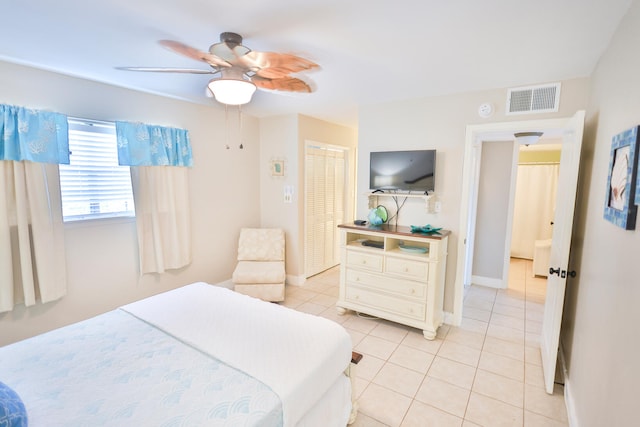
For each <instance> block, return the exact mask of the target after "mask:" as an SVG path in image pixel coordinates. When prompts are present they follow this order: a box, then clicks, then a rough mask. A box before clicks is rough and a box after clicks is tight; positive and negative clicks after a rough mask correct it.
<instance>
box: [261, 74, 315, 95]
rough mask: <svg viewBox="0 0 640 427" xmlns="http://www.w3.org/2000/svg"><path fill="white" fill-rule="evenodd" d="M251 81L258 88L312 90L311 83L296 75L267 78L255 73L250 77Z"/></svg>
mask: <svg viewBox="0 0 640 427" xmlns="http://www.w3.org/2000/svg"><path fill="white" fill-rule="evenodd" d="M251 81H252V82H253V84H255V85H256V86H257V87H259V88H260V89H268V90H280V91H285V92H307V93H310V92H313V88H312V87H311V85H309V84H308V83H307V82H305V81H304V80H300V79H298V78H296V77H290V76H285V77H280V78H277V79H267V78H264V77H260V76H258V75H255V76H253V77H252V78H251Z"/></svg>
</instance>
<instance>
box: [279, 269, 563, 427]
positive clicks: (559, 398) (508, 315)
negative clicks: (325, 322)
mask: <svg viewBox="0 0 640 427" xmlns="http://www.w3.org/2000/svg"><path fill="white" fill-rule="evenodd" d="M338 284H339V270H338V268H333V269H331V270H328V271H326V272H324V273H321V274H319V275H317V276H315V277H312V278H310V279H309V280H308V281H307V282H306V283H305V285H304V286H303V287H296V286H291V287H287V290H286V292H287V294H286V295H287V296H286V300H285V301H284V303H283V304H284V305H286V306H288V307H291V308H294V309H296V310H299V311H303V312H306V313H311V314H315V315H319V316H323V317H327V318H329V319H332V320H334V321H336V322H338V323H341V324H342V325H343V326H344V327H345V328H346V329H347V331H348V332H349V333H350V334H351V338H352V340H353V346H354V349H355V350H356V351H358V352H359V353H362V354H363V355H364V357H363V359H362V361H361V362H360V364H359V365H358V367H357V371H356V379H355V387H356V394H357V397H358V402H359V405H360V411H359V414H358V418H357V419H356V422H355V423H354V424H353V426H354V427H364V426H366V427H377V426H391V427H395V426H402V427H405V426H407V427H408V426H419V427H424V426H436V427H440V426H445V427H446V426H464V427H473V426H486V427H495V426H526V427H533V426H566V425H568V424H567V413H566V408H565V403H564V395H563V392H564V391H563V388H562V386H556V390H555V393H554V394H553V395H548V394H546V393H545V391H544V386H543V377H542V367H541V360H540V353H539V350H538V342H539V334H540V331H541V325H542V324H541V321H542V313H543V305H544V295H545V288H546V280H545V279H544V278H534V277H532V275H531V262H530V261H525V260H517V259H513V260H512V263H511V269H510V273H509V289H505V290H496V289H491V288H485V287H481V286H475V285H474V286H471V287H470V288H469V289H468V291H467V292H466V295H465V299H464V318H463V322H462V325H461V326H460V327H450V326H447V325H443V326H442V327H441V328H440V329H439V331H438V336H437V338H436V339H435V340H433V341H428V340H426V339H424V337H423V336H422V331H420V330H418V329H414V328H409V327H405V326H403V325H399V324H396V323H392V322H388V321H385V320H379V319H372V318H370V317H369V316H365V315H360V316H358V315H357V314H355V313H353V312H348V313H347V314H346V315H344V316H340V315H338V314H337V312H336V310H335V307H334V304H335V302H336V299H337V297H338Z"/></svg>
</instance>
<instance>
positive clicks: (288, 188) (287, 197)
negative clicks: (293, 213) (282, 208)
mask: <svg viewBox="0 0 640 427" xmlns="http://www.w3.org/2000/svg"><path fill="white" fill-rule="evenodd" d="M284 202H285V203H293V185H285V186H284Z"/></svg>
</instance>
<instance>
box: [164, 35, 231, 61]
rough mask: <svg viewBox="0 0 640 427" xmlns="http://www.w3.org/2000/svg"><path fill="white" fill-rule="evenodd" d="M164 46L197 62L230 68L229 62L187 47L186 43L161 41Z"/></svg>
mask: <svg viewBox="0 0 640 427" xmlns="http://www.w3.org/2000/svg"><path fill="white" fill-rule="evenodd" d="M158 43H160V44H161V45H162V46H164V47H166V48H167V49H169V50H172V51H174V52H176V53H179V54H180V55H184V56H187V57H189V58H191V59H195V60H197V61H204V62H206V63H207V64H209V65H211V66H212V67H230V66H231V64H229V63H228V62H227V61H225V60H224V59H222V58H219V57H217V56H216V55H214V54H212V53H209V52H203V51H201V50H198V49H196V48H195V47H191V46H187V45H186V44H184V43H180V42H177V41H175V40H160V41H159V42H158Z"/></svg>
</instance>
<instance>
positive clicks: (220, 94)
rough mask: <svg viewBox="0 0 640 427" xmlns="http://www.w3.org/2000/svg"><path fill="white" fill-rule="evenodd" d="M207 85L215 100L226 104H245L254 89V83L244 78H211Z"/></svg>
mask: <svg viewBox="0 0 640 427" xmlns="http://www.w3.org/2000/svg"><path fill="white" fill-rule="evenodd" d="M207 86H208V87H209V90H210V91H211V93H213V96H214V97H215V98H216V101H218V102H220V103H221V104H227V105H242V104H247V103H249V102H250V101H251V97H252V96H253V93H254V92H255V91H256V85H254V84H253V83H251V82H250V81H247V80H244V79H228V78H222V79H213V80H211V81H210V82H209V84H208V85H207Z"/></svg>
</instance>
